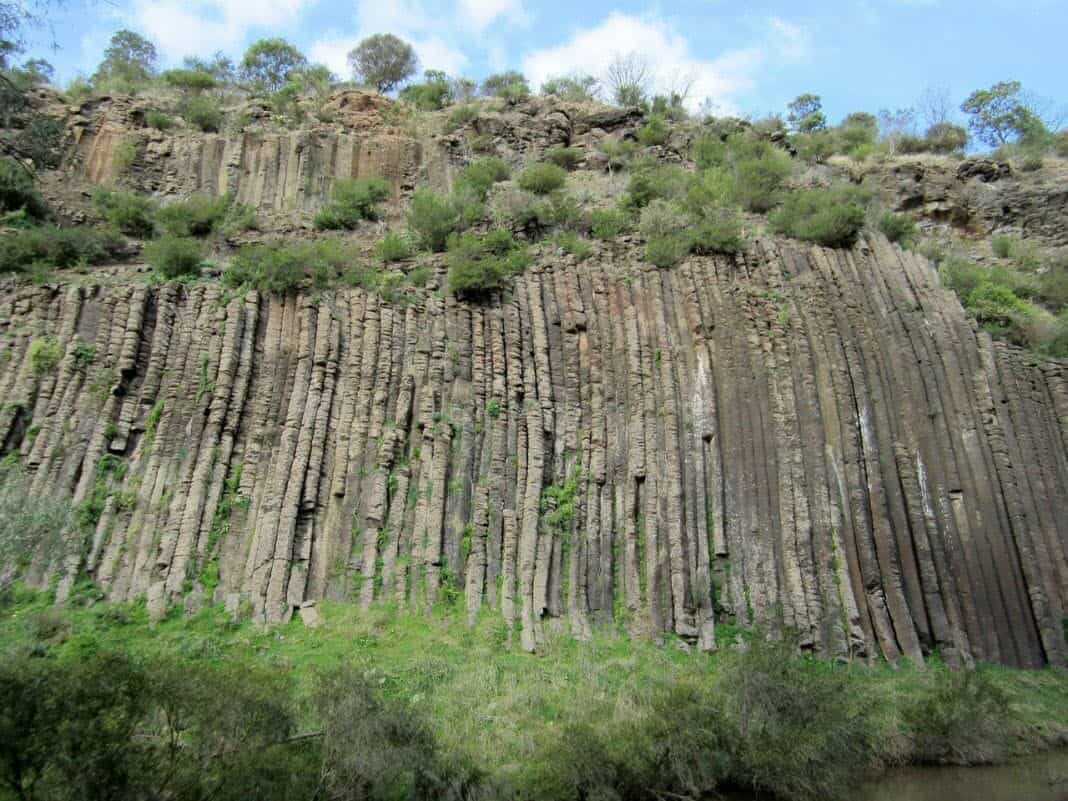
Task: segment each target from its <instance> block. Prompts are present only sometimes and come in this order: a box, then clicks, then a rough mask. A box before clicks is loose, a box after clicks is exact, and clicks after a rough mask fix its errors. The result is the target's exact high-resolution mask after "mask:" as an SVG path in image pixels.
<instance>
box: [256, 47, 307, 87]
mask: <svg viewBox="0 0 1068 801" xmlns="http://www.w3.org/2000/svg"><path fill="white" fill-rule="evenodd" d="M306 63H307V59H306V58H304V54H303V53H301V52H300V51H299V50H297V48H295V47H294V46H293V45H291V44H290V43H289V42H287V41H286V40H285V39H260V40H259V41H258V42H253V43H252V45H250V46H249V49H248V50H246V51H245V55H244V56H243V57H242V58H241V67H240V73H241V79H242V80H243V81H245V82H247V83H248V84H249V85H250V86H251V87H252V90H253V91H254V92H257V93H261V94H264V93H266V94H273V93H274V92H277V91H278V90H280V89H281V88H282V87H283V86H285V83H286V81H287V80H288V79H289V73H291V72H293V71H294V70H296V69H299V68H300V67H303V66H304V65H305V64H306Z"/></svg>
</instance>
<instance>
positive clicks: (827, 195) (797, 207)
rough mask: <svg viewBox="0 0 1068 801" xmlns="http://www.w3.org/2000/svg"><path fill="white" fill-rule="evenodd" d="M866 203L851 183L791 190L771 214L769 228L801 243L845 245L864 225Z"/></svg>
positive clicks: (860, 191)
mask: <svg viewBox="0 0 1068 801" xmlns="http://www.w3.org/2000/svg"><path fill="white" fill-rule="evenodd" d="M867 202H868V194H867V193H866V192H864V191H863V190H861V189H859V188H857V187H853V186H840V187H833V188H831V189H806V190H801V191H798V192H792V193H790V194H788V195H787V196H786V198H785V199H784V201H783V204H782V206H781V207H780V208H779V209H777V210H776V211H775V212H774V213H773V214H772V215H771V218H770V222H771V227H772V229H773V230H775V231H777V232H779V233H781V234H786V235H787V236H789V237H793V238H794V239H800V240H802V241H804V242H815V243H816V244H819V245H824V246H826V247H849V246H850V245H852V244H853V242H854V241H856V238H857V234H858V233H859V232H860V229H861V227H862V226H863V225H864V213H865V206H866V204H867Z"/></svg>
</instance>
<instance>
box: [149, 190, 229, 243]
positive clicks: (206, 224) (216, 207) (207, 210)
mask: <svg viewBox="0 0 1068 801" xmlns="http://www.w3.org/2000/svg"><path fill="white" fill-rule="evenodd" d="M229 210H230V196H229V195H221V196H220V197H210V196H209V195H191V196H190V197H188V198H186V199H185V200H182V201H179V202H177V203H170V204H168V205H166V206H163V207H162V208H161V209H160V210H159V211H158V212H157V213H156V221H157V222H158V223H159V226H160V228H162V229H163V231H164V233H167V234H170V235H171V236H199V237H202V236H207V235H208V234H210V233H212V232H213V231H215V230H216V229H218V228H219V227H221V226H222V224H223V221H224V220H225V219H226V217H227V212H228V211H229Z"/></svg>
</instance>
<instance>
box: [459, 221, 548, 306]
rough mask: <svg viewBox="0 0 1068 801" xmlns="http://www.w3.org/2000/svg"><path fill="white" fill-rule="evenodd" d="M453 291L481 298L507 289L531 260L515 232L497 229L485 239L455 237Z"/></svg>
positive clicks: (468, 236) (460, 235) (461, 235)
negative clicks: (511, 280)
mask: <svg viewBox="0 0 1068 801" xmlns="http://www.w3.org/2000/svg"><path fill="white" fill-rule="evenodd" d="M448 263H449V291H450V292H452V293H453V294H455V295H457V296H460V297H467V298H480V297H485V296H486V295H488V294H490V293H492V292H494V291H496V290H499V289H501V288H503V287H504V286H505V284H506V282H507V280H508V279H509V278H510V277H511V276H513V275H517V274H519V273H521V272H523V270H525V269H526V268H527V265H528V264H529V263H530V256H529V255H528V254H527V252H526V249H525V248H524V247H523V246H522V245H520V244H519V243H518V242H516V241H515V239H514V238H513V236H512V233H511V231H507V230H504V229H500V228H499V229H495V230H493V231H490V232H489V233H487V234H486V235H485V236H482V237H479V236H477V235H475V234H454V235H453V236H451V237H450V238H449V255H448Z"/></svg>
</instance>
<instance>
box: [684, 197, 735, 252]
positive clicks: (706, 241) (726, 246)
mask: <svg viewBox="0 0 1068 801" xmlns="http://www.w3.org/2000/svg"><path fill="white" fill-rule="evenodd" d="M687 233H688V236H689V239H690V251H691V252H692V253H698V254H700V255H703V256H707V255H711V254H713V253H739V252H741V251H742V250H744V249H745V238H744V237H743V236H742V221H741V219H740V218H739V216H738V213H737V212H736V211H734V210H733V209H730V208H725V207H713V208H709V209H705V210H704V211H703V213H702V214H701V215H700V216H699V217H697V218H696V219H694V220H693V221H692V223H691V226H690V228H689V230H688V232H687Z"/></svg>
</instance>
